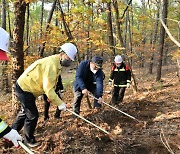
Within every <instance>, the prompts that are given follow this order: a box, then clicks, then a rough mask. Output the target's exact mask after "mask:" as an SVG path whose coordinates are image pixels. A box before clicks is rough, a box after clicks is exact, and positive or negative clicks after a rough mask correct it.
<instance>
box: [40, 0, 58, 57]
mask: <svg viewBox="0 0 180 154" xmlns="http://www.w3.org/2000/svg"><path fill="white" fill-rule="evenodd" d="M56 2H57V0H54V2H53V5H52V8H51V11H50V12H49V17H48V19H47V25H46V34H47V33H48V32H49V31H48V30H49V25H50V22H51V19H52V16H53V12H54V9H55V7H56ZM45 46H46V42H44V43H43V45H42V48H41V51H40V57H43V54H44V49H45Z"/></svg>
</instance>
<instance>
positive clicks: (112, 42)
mask: <svg viewBox="0 0 180 154" xmlns="http://www.w3.org/2000/svg"><path fill="white" fill-rule="evenodd" d="M107 8H108V12H107V20H108V21H107V22H108V31H109V44H110V49H111V51H112V53H113V55H114V56H115V54H116V51H115V48H114V38H113V27H112V12H111V2H109V3H107Z"/></svg>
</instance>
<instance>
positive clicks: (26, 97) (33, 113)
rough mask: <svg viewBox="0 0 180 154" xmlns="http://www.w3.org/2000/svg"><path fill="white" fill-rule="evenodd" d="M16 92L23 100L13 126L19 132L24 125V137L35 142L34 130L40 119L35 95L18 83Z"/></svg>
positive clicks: (20, 99)
mask: <svg viewBox="0 0 180 154" xmlns="http://www.w3.org/2000/svg"><path fill="white" fill-rule="evenodd" d="M15 92H16V94H17V97H18V99H19V101H20V102H21V110H20V111H19V113H18V115H17V117H16V120H15V122H14V123H13V125H12V128H13V129H15V130H17V131H18V132H19V131H20V130H21V129H22V127H23V126H24V137H25V141H27V142H31V143H33V142H35V137H34V132H35V128H36V125H37V121H38V117H39V114H38V110H37V107H36V104H35V99H36V98H35V97H34V95H33V94H32V93H30V92H25V91H23V90H22V89H21V87H20V86H19V85H18V84H17V83H16V85H15Z"/></svg>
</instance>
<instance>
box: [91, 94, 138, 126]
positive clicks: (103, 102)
mask: <svg viewBox="0 0 180 154" xmlns="http://www.w3.org/2000/svg"><path fill="white" fill-rule="evenodd" d="M88 95H89V96H91V97H92V98H94V99H96V100H99V99H98V98H96V97H94V96H93V95H91V94H88ZM102 103H103V104H106V105H107V106H109V107H111V108H113V109H115V110H117V111H119V112H121V113H122V114H124V115H126V116H128V117H130V118H132V119H133V120H136V121H137V122H139V123H140V121H139V120H138V119H136V118H135V117H133V116H131V115H129V114H127V113H125V112H123V111H121V110H119V109H117V108H115V107H114V106H111V105H109V104H108V103H106V102H104V101H103V102H102Z"/></svg>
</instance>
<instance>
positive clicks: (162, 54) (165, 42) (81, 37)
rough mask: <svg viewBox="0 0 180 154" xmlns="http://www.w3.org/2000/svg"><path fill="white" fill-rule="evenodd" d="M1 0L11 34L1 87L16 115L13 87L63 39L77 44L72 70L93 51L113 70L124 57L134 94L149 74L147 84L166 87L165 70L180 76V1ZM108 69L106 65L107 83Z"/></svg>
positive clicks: (1, 19) (0, 20) (2, 21)
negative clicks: (114, 64) (29, 68)
mask: <svg viewBox="0 0 180 154" xmlns="http://www.w3.org/2000/svg"><path fill="white" fill-rule="evenodd" d="M0 3H1V7H0V12H1V13H0V25H1V27H2V28H4V29H6V30H7V31H8V32H9V34H10V47H9V54H8V56H9V58H10V61H8V62H1V71H0V72H1V76H2V77H1V78H2V79H1V81H0V85H1V90H2V91H3V93H5V94H7V93H10V94H12V97H11V98H12V104H11V105H12V108H13V111H14V114H16V112H17V110H18V108H19V105H18V103H17V99H16V96H15V94H14V90H13V87H14V83H15V81H16V80H17V79H18V77H19V76H20V75H21V74H22V72H23V71H24V69H25V68H27V67H28V66H29V65H30V64H31V63H33V62H34V61H35V60H37V59H39V58H42V57H46V56H49V55H52V54H56V53H58V51H59V48H60V46H61V45H62V44H63V43H65V42H72V43H74V44H76V46H77V47H78V55H77V57H76V64H74V67H73V68H71V69H72V70H73V69H74V68H76V66H77V65H78V63H79V62H80V61H82V60H84V59H91V57H92V56H93V55H100V56H102V57H103V58H104V69H105V68H106V66H107V67H109V70H110V67H111V66H110V65H111V63H112V62H113V59H114V56H115V55H117V54H121V55H123V56H124V58H125V61H126V63H127V64H128V65H129V66H130V67H131V70H132V79H133V80H132V88H133V92H138V91H141V90H142V89H141V88H142V87H141V86H142V85H144V84H142V83H143V82H144V81H145V79H149V78H148V77H150V76H151V79H152V80H153V84H150V87H149V88H152V87H153V88H154V87H155V89H156V88H157V87H158V88H159V87H161V88H162V85H163V82H164V81H163V80H162V77H163V71H164V72H166V73H167V72H173V73H174V74H173V76H171V78H170V79H169V80H168V83H170V82H171V81H172V80H174V78H178V80H179V76H180V43H179V42H180V2H179V1H178V0H139V1H134V0H41V1H38V0H0ZM0 39H1V38H0ZM109 70H107V71H106V69H105V72H107V73H106V75H107V78H106V80H105V82H107V80H108V75H109V73H110V72H109ZM70 72H71V71H70ZM138 75H140V77H139V76H138ZM143 80H144V81H143ZM65 82H69V81H65ZM140 85H141V86H140ZM144 88H145V87H144ZM146 88H147V87H146Z"/></svg>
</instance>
